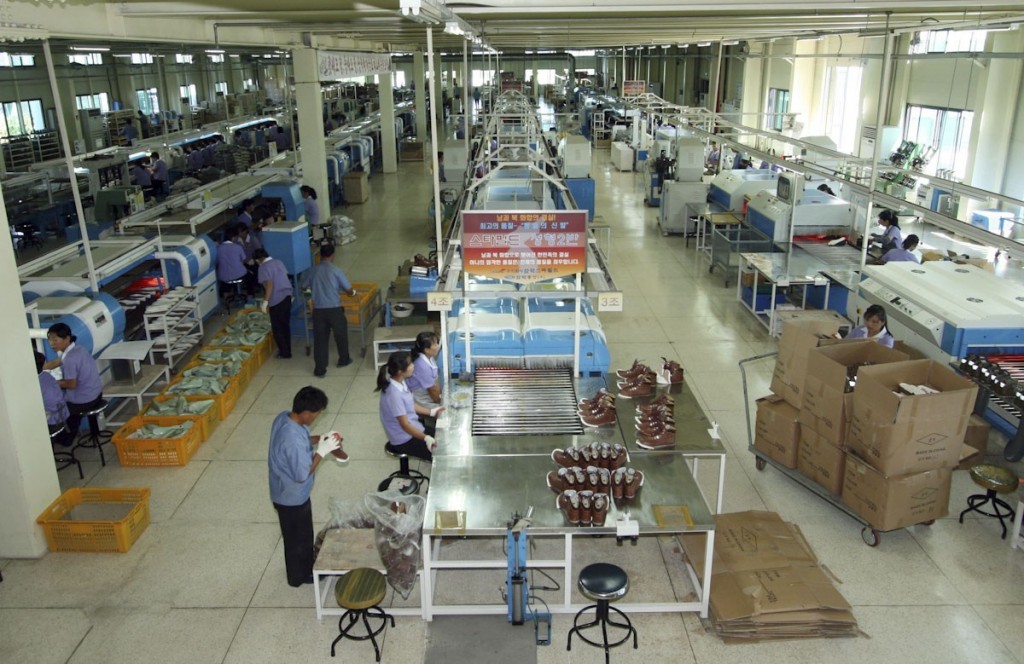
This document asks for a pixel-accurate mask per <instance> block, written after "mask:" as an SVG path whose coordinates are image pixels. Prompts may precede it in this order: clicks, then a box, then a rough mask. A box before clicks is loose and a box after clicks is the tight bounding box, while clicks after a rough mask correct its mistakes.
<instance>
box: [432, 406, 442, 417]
mask: <svg viewBox="0 0 1024 664" xmlns="http://www.w3.org/2000/svg"><path fill="white" fill-rule="evenodd" d="M443 412H444V406H434V407H433V408H431V409H430V416H431V417H437V416H438V415H440V414H441V413H443Z"/></svg>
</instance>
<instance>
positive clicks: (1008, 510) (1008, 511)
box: [960, 489, 1016, 539]
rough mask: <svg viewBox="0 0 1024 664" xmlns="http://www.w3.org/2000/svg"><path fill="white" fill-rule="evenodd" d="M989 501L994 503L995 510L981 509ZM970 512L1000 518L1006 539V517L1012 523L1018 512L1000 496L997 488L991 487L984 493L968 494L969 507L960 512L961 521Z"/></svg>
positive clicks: (961, 521)
mask: <svg viewBox="0 0 1024 664" xmlns="http://www.w3.org/2000/svg"><path fill="white" fill-rule="evenodd" d="M989 503H992V509H993V510H994V511H992V512H987V511H985V510H983V509H981V508H982V507H984V506H985V505H988V504H989ZM1000 508H1002V509H1000ZM968 512H977V513H978V514H984V515H985V516H991V517H995V518H997V519H999V525H1000V526H1002V528H1003V537H1002V539H1006V532H1007V531H1006V522H1005V521H1004V519H1009V520H1010V522H1011V523H1012V522H1013V517H1014V516H1016V513H1015V512H1014V511H1013V508H1012V507H1010V505H1009V503H1007V502H1006V501H1005V500H1002V499H1001V498H999V497H998V495H997V492H996V490H995V489H989V490H988V491H987V492H986V493H985V494H984V495H982V494H980V493H976V494H974V495H973V496H968V497H967V509H965V510H964V511H963V512H960V523H963V522H964V515H965V514H967V513H968Z"/></svg>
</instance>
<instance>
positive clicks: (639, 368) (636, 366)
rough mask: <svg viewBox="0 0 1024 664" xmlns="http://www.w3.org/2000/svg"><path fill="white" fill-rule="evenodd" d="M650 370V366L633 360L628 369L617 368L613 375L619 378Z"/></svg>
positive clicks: (630, 376)
mask: <svg viewBox="0 0 1024 664" xmlns="http://www.w3.org/2000/svg"><path fill="white" fill-rule="evenodd" d="M650 370H651V368H650V367H649V366H647V365H646V364H644V363H643V362H641V361H640V360H633V366H631V367H630V368H628V369H619V370H618V371H616V372H615V375H616V376H618V377H619V378H634V377H636V376H638V375H640V374H642V373H645V372H647V371H650Z"/></svg>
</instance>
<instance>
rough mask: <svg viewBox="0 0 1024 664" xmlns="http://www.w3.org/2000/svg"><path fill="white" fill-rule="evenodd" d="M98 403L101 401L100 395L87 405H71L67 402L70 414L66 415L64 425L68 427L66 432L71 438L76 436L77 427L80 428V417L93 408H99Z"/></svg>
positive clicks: (101, 396)
mask: <svg viewBox="0 0 1024 664" xmlns="http://www.w3.org/2000/svg"><path fill="white" fill-rule="evenodd" d="M100 401H103V395H102V394H101V395H99V396H98V397H96V398H95V399H93V400H92V401H90V402H89V403H71V402H70V401H69V402H68V413H70V414H69V415H68V419H67V422H66V424H67V427H68V432H69V433H70V435H71V436H77V435H78V427H80V426H82V417H83V416H84V414H85V413H88V412H89V411H90V410H93V409H94V408H96V407H97V406H99V405H100Z"/></svg>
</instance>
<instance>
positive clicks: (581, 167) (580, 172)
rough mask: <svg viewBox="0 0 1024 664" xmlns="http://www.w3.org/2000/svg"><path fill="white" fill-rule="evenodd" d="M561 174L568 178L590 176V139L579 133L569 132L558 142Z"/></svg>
mask: <svg viewBox="0 0 1024 664" xmlns="http://www.w3.org/2000/svg"><path fill="white" fill-rule="evenodd" d="M558 158H559V159H560V160H561V162H562V175H563V176H564V177H566V178H567V179H568V178H587V177H590V141H588V140H587V139H586V137H584V136H581V135H579V134H570V135H568V136H566V137H565V138H563V139H562V140H561V141H560V142H559V143H558Z"/></svg>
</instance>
